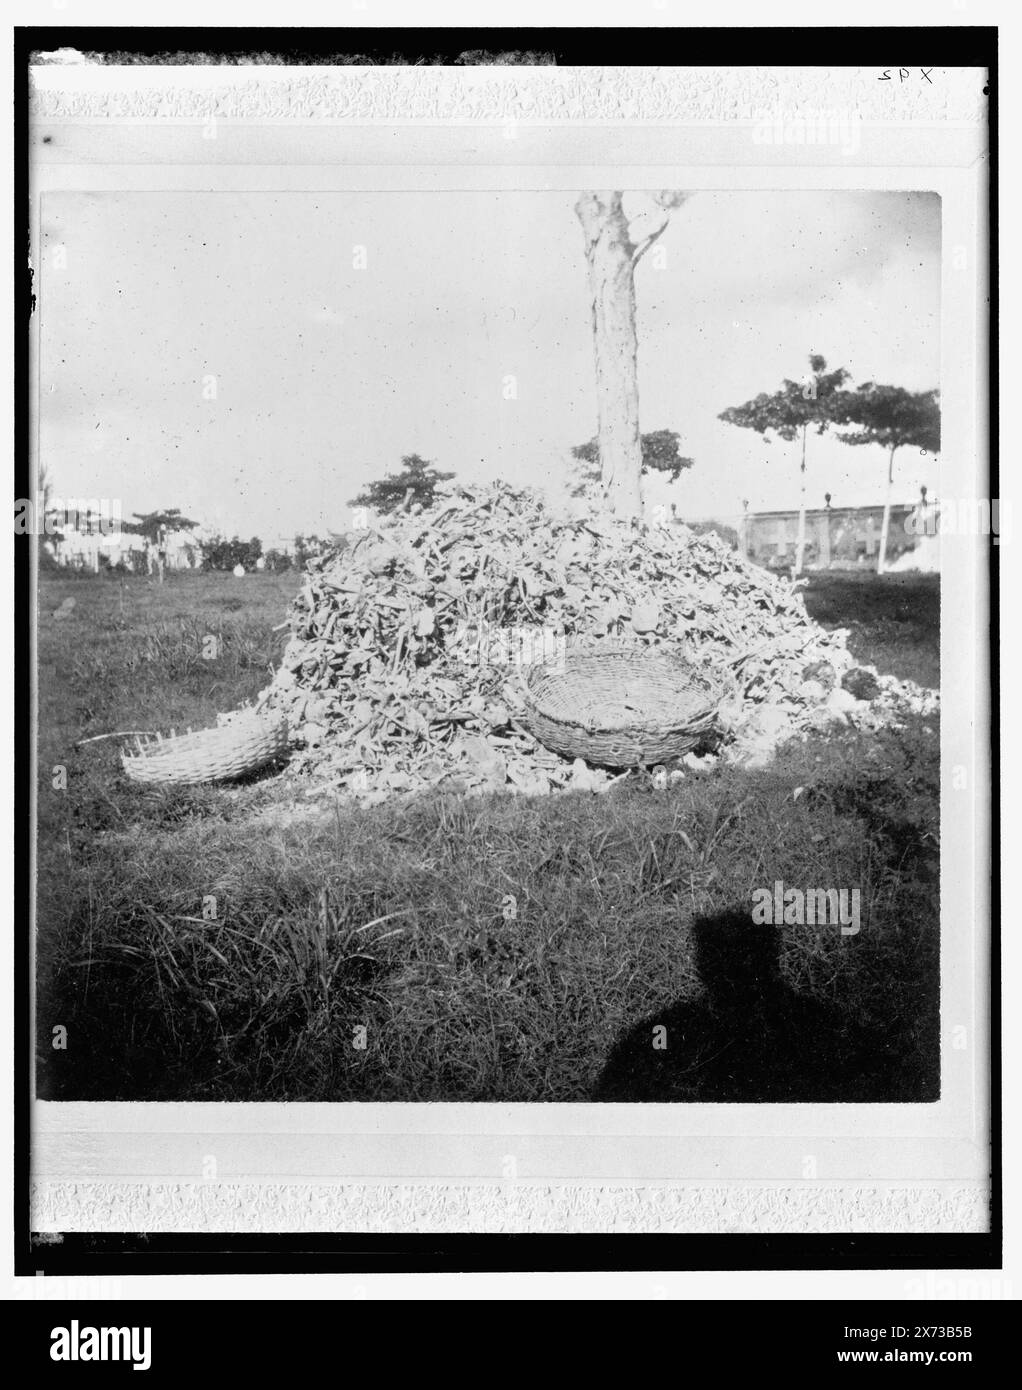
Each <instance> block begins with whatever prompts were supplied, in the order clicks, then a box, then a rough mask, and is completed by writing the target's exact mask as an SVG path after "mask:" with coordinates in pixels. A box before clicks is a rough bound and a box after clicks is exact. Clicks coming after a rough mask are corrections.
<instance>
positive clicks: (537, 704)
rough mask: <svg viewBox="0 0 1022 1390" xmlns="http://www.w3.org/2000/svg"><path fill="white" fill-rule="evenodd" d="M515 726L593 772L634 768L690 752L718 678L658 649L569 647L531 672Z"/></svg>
mask: <svg viewBox="0 0 1022 1390" xmlns="http://www.w3.org/2000/svg"><path fill="white" fill-rule="evenodd" d="M525 684H526V692H525V706H524V710H523V711H522V713H521V715H520V722H521V723H522V724H523V725H524V726H525V727H526V728H527V729H528V730H529V732H530V733H531V734H532V735H533V736H534V737H535V738H537V739H538V740H539V742H540V743H542V744H543V745H544V747H546V748H549V749H551V750H552V751H553V752H555V753H560V754H561V755H562V756H563V757H565V758H584V759H585V760H586V762H587V763H593V764H595V765H596V766H598V767H640V766H643V765H645V766H653V765H655V764H656V763H663V762H669V761H670V760H671V759H673V758H678V757H680V756H681V755H682V754H683V753H688V752H691V750H692V749H693V748H695V746H696V745H697V744H698V743H699V741H700V739H701V738H702V737H703V735H704V734H706V733H707V732H708V731H709V730H710V729H711V728H712V727H713V723H714V716H715V714H716V710H717V707H718V705H719V704H720V702H721V700H722V699H723V698H724V696H725V693H726V683H725V681H724V679H723V678H722V677H720V676H717V675H715V674H713V673H711V672H710V671H708V670H706V669H705V668H704V667H701V666H693V665H691V664H690V663H689V662H687V661H686V660H685V659H684V658H683V657H682V656H680V655H679V654H678V653H676V652H673V651H670V650H668V649H665V648H663V647H642V646H639V645H637V644H631V643H625V644H616V643H610V642H607V643H604V644H600V645H597V646H588V647H584V648H582V647H575V648H571V647H569V648H568V650H567V652H566V653H565V656H564V661H563V662H556V663H555V662H549V663H543V664H537V665H533V666H530V668H529V670H528V674H527V676H526V680H525Z"/></svg>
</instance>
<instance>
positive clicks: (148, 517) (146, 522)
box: [124, 507, 199, 545]
mask: <svg viewBox="0 0 1022 1390" xmlns="http://www.w3.org/2000/svg"><path fill="white" fill-rule="evenodd" d="M132 516H133V517H134V518H135V520H134V521H126V522H125V523H124V530H125V531H128V532H129V533H130V534H131V535H134V536H145V538H146V539H147V540H150V541H152V542H153V544H154V545H155V544H156V543H157V541H159V540H160V537H161V533H162V534H163V535H165V534H166V533H167V532H168V531H194V530H195V528H196V526H198V524H199V523H198V522H197V521H191V520H190V519H189V518H188V517H186V516H182V515H181V513H180V511H179V510H178V508H177V507H165V508H162V509H161V510H159V511H155V512H132Z"/></svg>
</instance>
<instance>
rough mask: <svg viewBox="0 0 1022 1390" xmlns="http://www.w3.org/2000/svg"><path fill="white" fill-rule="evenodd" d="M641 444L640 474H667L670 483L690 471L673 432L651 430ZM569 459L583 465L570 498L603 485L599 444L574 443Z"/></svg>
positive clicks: (677, 438) (679, 436) (677, 437)
mask: <svg viewBox="0 0 1022 1390" xmlns="http://www.w3.org/2000/svg"><path fill="white" fill-rule="evenodd" d="M641 443H642V472H643V473H650V472H657V473H667V474H668V475H669V476H670V481H671V482H672V483H674V482H677V480H678V479H679V478H680V477H681V474H682V472H683V471H684V470H685V469H686V468H691V467H692V465H693V460H692V459H690V458H683V457H682V455H681V451H680V449H679V447H678V446H679V444H680V443H681V435H680V434H678V433H677V431H676V430H652V431H651V432H650V433H649V434H644V435H643V436H642V439H641ZM571 455H572V458H575V459H577V460H578V461H579V463H581V464H582V467H581V468H580V469H579V480H578V482H577V483H576V484H575V486H574V487H573V488H572V490H571V495H572V497H581V496H583V495H584V494H585V493H586V492H589V491H590V490H592V489H594V488H595V487H596V486H597V484H599V483H601V482H602V473H601V467H600V442H599V440H598V439H590V440H589V442H588V443H586V444H576V445H575V447H574V448H573V449H572V451H571Z"/></svg>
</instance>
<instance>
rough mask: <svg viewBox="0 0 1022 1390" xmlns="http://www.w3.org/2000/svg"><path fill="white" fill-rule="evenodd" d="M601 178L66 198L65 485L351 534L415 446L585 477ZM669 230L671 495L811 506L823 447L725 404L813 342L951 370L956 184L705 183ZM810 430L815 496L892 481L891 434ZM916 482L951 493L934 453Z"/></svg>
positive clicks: (61, 242)
mask: <svg viewBox="0 0 1022 1390" xmlns="http://www.w3.org/2000/svg"><path fill="white" fill-rule="evenodd" d="M575 196H576V195H574V194H567V193H517V192H516V193H501V194H494V193H405V192H401V193H326V194H323V193H315V194H314V193H300V194H296V193H287V194H278V193H233V192H222V193H176V192H175V193H49V194H47V195H46V196H45V199H44V202H43V236H44V256H43V259H42V272H41V276H40V282H41V283H40V312H41V325H42V328H41V364H40V400H41V409H40V448H41V456H42V459H43V461H44V462H45V463H46V464H47V465H48V466H49V469H50V475H51V478H52V481H53V486H54V489H55V491H56V492H57V493H58V494H60V495H63V496H75V497H79V496H87V497H106V498H114V497H117V498H120V499H121V500H122V504H123V507H124V511H125V515H128V514H130V513H131V512H133V511H140V510H144V509H149V508H153V507H157V506H177V507H180V508H181V509H182V510H183V511H184V512H186V513H187V514H188V515H190V516H192V517H196V518H198V519H200V520H202V521H203V522H205V523H208V524H211V525H215V526H218V527H220V528H222V529H224V530H226V531H227V532H228V533H229V534H233V533H235V532H237V533H239V534H241V535H244V536H248V535H253V534H255V535H260V536H262V537H263V538H264V539H269V538H273V537H280V536H288V535H293V534H294V533H295V532H296V531H315V530H319V529H321V528H322V527H324V526H332V527H334V528H335V529H338V530H341V529H344V528H345V527H346V526H347V525H348V523H349V512H348V508H347V501H348V499H349V498H351V497H352V496H354V495H355V493H357V492H358V491H359V489H360V488H361V487H362V486H363V485H364V484H365V483H366V482H367V481H369V480H370V479H372V478H376V477H381V476H383V475H384V474H386V473H389V472H392V471H394V470H395V469H397V468H398V467H399V464H400V458H401V455H402V454H407V453H411V452H417V453H420V454H422V455H424V456H425V457H427V458H429V459H432V460H435V462H436V464H437V466H438V467H441V468H444V469H447V470H453V471H454V472H456V473H457V474H458V475H459V476H460V477H463V478H465V479H481V478H491V477H503V478H506V479H508V480H512V481H515V482H518V483H522V484H536V485H547V484H549V483H551V482H554V483H557V482H558V481H559V480H563V478H564V477H565V473H566V469H567V466H568V451H569V450H570V448H571V446H572V445H573V444H578V443H581V442H582V441H584V440H586V439H588V438H590V437H591V436H592V435H593V434H594V433H595V418H596V406H595V387H594V371H593V349H592V336H591V329H590V319H589V303H588V299H587V293H586V277H585V261H584V256H583V249H582V233H581V228H580V226H579V224H578V221H577V219H576V217H575V214H574V211H573V204H574V200H575ZM659 245H660V247H661V248H662V256H661V260H662V261H663V262H664V263H663V264H662V265H659V264H658V263H657V262H655V261H654V258H653V254H652V253H650V254H649V255H647V256H646V257H645V259H644V260H643V261H642V262H641V263H640V265H639V267H638V270H637V272H636V292H637V300H638V332H639V392H640V412H641V421H642V428H643V430H654V429H663V428H669V429H675V430H678V431H679V432H680V434H681V436H682V452H683V453H684V454H687V455H689V456H691V457H692V458H693V459H694V460H695V467H694V468H692V469H691V470H690V471H688V472H687V473H685V474H683V475H682V478H681V480H680V481H679V483H678V484H676V485H675V486H674V487H673V488H671V487H667V486H666V485H665V484H664V483H663V482H662V481H661V480H659V479H658V480H656V482H655V484H654V485H653V487H652V489H651V494H650V495H651V500H653V501H676V502H677V504H678V510H679V512H681V513H682V514H683V515H684V514H689V515H692V516H706V515H714V514H717V515H721V516H726V515H731V514H734V513H736V512H738V511H739V510H740V508H741V500H742V499H743V498H747V499H748V500H749V503H750V506H751V507H752V508H753V509H757V508H767V507H782V506H788V505H795V504H797V500H798V460H797V457H796V452H795V446H793V445H786V444H784V443H782V442H780V441H775V442H774V443H773V444H770V445H766V444H764V442H763V441H762V439H761V438H760V437H759V436H758V435H756V434H754V433H752V432H751V431H747V430H739V429H736V428H734V427H733V426H729V425H725V424H722V423H721V422H720V421H719V420H717V418H716V417H717V415H718V413H719V412H720V411H721V410H723V409H724V408H725V407H727V406H729V405H736V404H739V403H741V402H742V401H744V400H747V399H748V398H749V397H751V396H755V395H757V394H758V393H759V392H760V391H771V390H773V389H775V388H776V387H777V386H779V385H780V382H781V379H782V378H783V377H794V378H798V377H800V376H801V375H802V374H803V373H804V372H805V371H807V370H808V366H807V361H806V359H807V357H808V355H809V354H810V353H811V352H815V353H822V354H823V356H824V357H826V359H827V363H828V367H831V368H833V367H837V366H844V367H847V368H848V370H849V371H850V372H851V373H852V375H853V377H854V378H855V380H856V381H862V380H867V379H874V380H878V381H885V382H893V383H895V384H897V385H902V386H906V387H909V388H911V389H914V390H926V389H929V388H931V387H935V386H939V384H940V383H939V378H938V370H939V349H940V341H939V325H940V203H939V199H938V198H937V196H936V195H934V194H926V193H921V194H906V193H816V192H808V193H790V192H783V193H699V194H698V195H696V196H694V197H692V198H691V199H690V200H689V201H688V202H687V203H685V204H684V205H683V206H682V207H681V208H680V209H679V210H678V211H677V212H675V213H674V215H673V218H672V221H671V225H670V226H669V228H668V230H667V232H666V233H665V235H664V236H663V238H662V239H661V242H660V243H659ZM58 247H63V248H64V251H65V254H66V265H65V266H63V267H62V266H61V264H60V259H61V258H60V257H59V256H55V255H54V252H55V250H56V248H58ZM356 248H365V250H364V261H365V265H364V268H359V266H358V264H357V263H358V262H360V261H361V260H362V259H363V256H362V253H361V252H360V251H359V250H357V249H356ZM211 376H212V377H215V379H216V396H215V399H207V398H206V396H208V395H209V394H210V393H209V390H208V386H207V390H206V393H205V395H204V390H203V385H204V379H205V378H208V377H211ZM510 376H513V377H514V378H515V379H516V385H517V399H511V400H508V399H505V383H506V379H507V378H508V377H510ZM809 447H810V454H809V469H810V473H809V479H810V481H809V494H810V502H811V505H822V504H823V494H824V492H825V491H828V490H829V491H830V492H831V493H832V494H833V500H834V504H835V505H841V504H853V503H862V502H873V501H879V500H880V499H881V498H882V492H883V480H884V471H885V459H884V455H883V452H882V451H881V450H880V449H872V448H866V449H850V448H847V447H846V446H843V445H841V444H839V443H837V442H836V441H833V440H831V439H827V438H824V439H818V438H815V437H814V438H811V439H810V445H809ZM897 479H898V493H899V495H900V496H903V497H904V498H906V499H908V498H910V497H911V498H914V497H915V496H917V495H918V488H919V484H920V482H924V483H927V484H928V485H929V486H930V487H931V489H932V490H934V491H936V492H939V487H938V486H937V483H938V479H937V467H936V463H935V462H934V461H933V460H932V459H929V458H926V457H920V456H919V455H918V454H917V453H916V452H915V451H909V450H905V451H903V453H902V454H901V455H899V458H898V465H897Z"/></svg>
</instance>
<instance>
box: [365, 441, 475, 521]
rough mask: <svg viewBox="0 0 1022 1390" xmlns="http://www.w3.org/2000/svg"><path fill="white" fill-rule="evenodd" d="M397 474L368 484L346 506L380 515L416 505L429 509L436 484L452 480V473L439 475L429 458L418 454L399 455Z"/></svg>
mask: <svg viewBox="0 0 1022 1390" xmlns="http://www.w3.org/2000/svg"><path fill="white" fill-rule="evenodd" d="M401 465H402V469H401V472H400V473H391V474H390V475H389V476H388V477H386V478H380V479H379V480H378V481H377V482H375V483H370V484H369V486H368V487H367V488H365V490H364V491H363V492H360V493H359V495H358V496H357V497H353V498H352V499H351V500H350V502H349V503H348V506H349V507H372V508H373V510H374V511H377V512H379V513H380V514H381V515H384V516H385V515H387V514H388V513H389V512H396V511H398V510H403V509H404V508H406V507H410V506H412V505H413V503H419V504H420V505H421V506H423V507H431V506H432V505H433V500H434V497H435V494H436V489H437V487H438V485H439V484H440V483H446V482H449V481H450V480H451V478H453V477H454V474H453V473H441V472H440V470H439V469H437V468H434V467H433V465H432V463H431V462H430V460H429V459H424V458H421V457H420V456H419V455H418V454H402V456H401Z"/></svg>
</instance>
